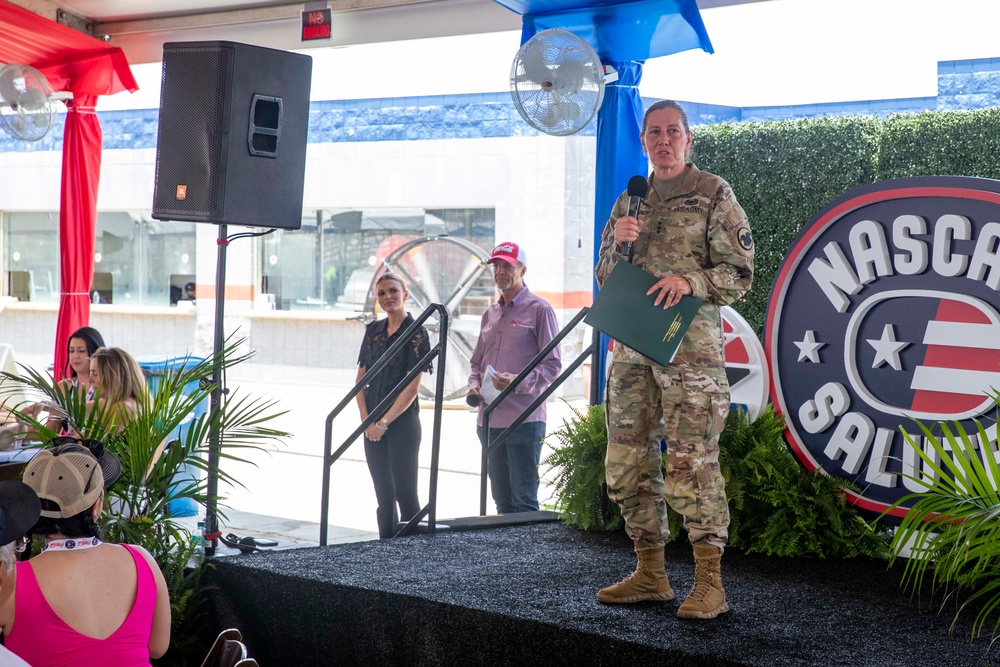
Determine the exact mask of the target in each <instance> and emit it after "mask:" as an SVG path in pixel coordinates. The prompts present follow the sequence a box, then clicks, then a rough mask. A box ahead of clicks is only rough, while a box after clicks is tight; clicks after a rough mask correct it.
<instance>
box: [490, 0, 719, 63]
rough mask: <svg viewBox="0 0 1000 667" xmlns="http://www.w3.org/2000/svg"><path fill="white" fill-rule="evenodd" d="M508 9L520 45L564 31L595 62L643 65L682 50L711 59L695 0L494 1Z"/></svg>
mask: <svg viewBox="0 0 1000 667" xmlns="http://www.w3.org/2000/svg"><path fill="white" fill-rule="evenodd" d="M496 2H498V3H499V4H501V5H503V6H504V7H507V8H508V9H514V7H513V6H514V5H517V6H523V7H524V8H525V9H527V10H528V11H524V12H520V11H518V10H517V9H514V11H516V12H518V13H519V14H521V15H522V23H521V43H522V44H524V43H525V42H526V41H528V40H529V39H531V38H532V37H534V36H535V34H536V33H538V32H541V31H542V30H548V29H549V28H559V29H561V30H567V31H569V32H571V33H573V34H574V35H576V36H577V37H579V38H581V39H583V40H584V41H586V42H587V43H588V44H590V46H592V47H593V48H594V50H595V51H597V55H598V56H600V58H601V62H608V61H632V60H638V61H644V60H649V59H650V58H656V57H658V56H669V55H670V54H671V53H678V52H680V51H687V50H688V49H698V48H700V49H704V50H705V51H708V52H709V53H712V43H711V41H710V40H709V38H708V33H707V32H706V31H705V24H704V23H703V22H702V20H701V14H700V13H698V5H697V4H696V3H695V0H637V1H636V2H609V3H607V4H598V3H595V2H583V3H576V4H579V5H582V6H578V7H566V8H561V7H565V6H566V5H570V4H574V3H568V2H560V1H558V0H556V1H553V0H547V1H542V0H531V1H528V2H525V1H523V0H496Z"/></svg>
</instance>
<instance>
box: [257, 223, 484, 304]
mask: <svg viewBox="0 0 1000 667" xmlns="http://www.w3.org/2000/svg"><path fill="white" fill-rule="evenodd" d="M495 226H496V223H495V215H494V209H492V208H475V209H429V210H425V209H373V210H364V211H359V210H344V209H337V210H318V211H304V212H303V215H302V228H301V229H298V230H278V231H276V232H274V233H273V234H268V235H267V236H264V237H261V239H260V258H261V291H262V292H263V293H264V294H267V295H269V297H268V298H269V299H270V300H272V301H273V303H274V307H275V308H277V309H279V310H307V309H314V310H346V311H349V312H362V311H364V309H365V301H366V298H367V296H368V289H369V286H370V284H371V280H372V276H373V275H374V273H375V269H376V267H377V266H378V264H379V263H380V262H381V261H382V260H384V259H386V258H388V257H389V256H390V255H391V254H392V253H393V252H394V251H396V250H397V249H398V248H400V247H401V246H403V245H404V244H406V243H407V242H409V241H412V240H415V239H421V238H425V237H428V236H441V235H448V236H451V237H459V238H462V239H466V240H468V241H471V242H472V243H474V244H476V245H478V246H479V247H481V248H483V249H484V251H486V252H487V253H488V252H489V250H490V249H492V247H493V244H494V238H493V237H494V228H495Z"/></svg>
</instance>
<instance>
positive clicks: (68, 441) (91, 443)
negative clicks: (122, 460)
mask: <svg viewBox="0 0 1000 667" xmlns="http://www.w3.org/2000/svg"><path fill="white" fill-rule="evenodd" d="M49 444H50V445H52V446H53V447H59V446H60V445H78V446H80V447H83V448H85V449H86V450H87V451H88V452H90V453H91V454H92V455H93V456H94V458H95V459H100V458H101V456H103V454H104V443H103V442H102V441H100V440H90V439H87V438H83V439H81V438H75V437H73V436H72V435H57V436H56V437H54V438H52V439H51V440H49Z"/></svg>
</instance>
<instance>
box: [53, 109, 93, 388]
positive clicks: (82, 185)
mask: <svg viewBox="0 0 1000 667" xmlns="http://www.w3.org/2000/svg"><path fill="white" fill-rule="evenodd" d="M96 101H97V97H96V96H94V95H80V96H76V97H74V98H73V101H72V102H71V103H70V104H69V110H68V112H67V114H66V129H65V131H64V134H63V153H62V190H61V192H60V195H59V245H60V253H59V267H60V269H61V279H60V284H61V285H62V290H61V291H62V293H61V294H60V296H59V320H58V322H57V324H56V345H55V370H56V379H61V378H62V377H63V375H64V371H65V370H66V366H67V362H68V361H69V359H68V356H67V352H66V343H67V342H69V341H68V337H69V335H70V334H71V333H73V332H74V331H76V330H77V329H79V328H80V327H82V326H86V325H87V324H88V323H89V321H90V294H89V292H90V284H91V282H92V279H93V275H94V234H95V232H94V230H95V228H96V226H97V185H98V181H99V180H100V174H101V124H100V123H99V122H98V121H97V113H96V112H95V111H94V104H95V103H96Z"/></svg>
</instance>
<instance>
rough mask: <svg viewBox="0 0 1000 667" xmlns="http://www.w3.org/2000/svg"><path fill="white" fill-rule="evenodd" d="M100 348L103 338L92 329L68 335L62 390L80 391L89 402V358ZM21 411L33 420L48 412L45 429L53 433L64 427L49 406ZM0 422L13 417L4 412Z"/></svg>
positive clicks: (40, 404)
mask: <svg viewBox="0 0 1000 667" xmlns="http://www.w3.org/2000/svg"><path fill="white" fill-rule="evenodd" d="M102 347H104V337H103V336H101V332H100V331H98V330H97V329H95V328H93V327H80V328H79V329H77V330H76V331H74V332H73V333H72V334H70V336H69V342H68V343H67V344H66V353H67V355H66V356H67V361H66V369H65V371H66V373H65V377H64V378H63V379H62V380H61V381H60V384H61V385H62V387H63V388H65V389H67V390H69V391H76V390H77V389H80V390H82V391H84V392H85V396H86V398H87V400H90V398H91V396H92V394H93V391H94V389H93V386H92V385H91V382H90V358H91V357H92V356H93V354H94V352H96V351H97V350H98V349H99V348H102ZM21 410H22V412H23V413H24V414H26V415H29V416H31V417H34V418H35V419H38V417H39V415H40V414H41V413H42V412H43V411H46V412H49V413H50V414H49V419H48V420H47V422H46V424H45V425H46V427H47V428H49V429H50V430H53V431H58V430H60V429H61V428H63V427H64V425H63V424H62V416H61V415H57V414H54V413H53V412H52V410H51V406H46V405H45V404H44V403H33V404H31V405H28V406H25V407H24V408H22V409H21ZM0 421H3V422H8V423H9V422H13V421H14V415H13V414H10V413H9V412H8V411H6V410H5V411H3V413H2V414H0Z"/></svg>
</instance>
